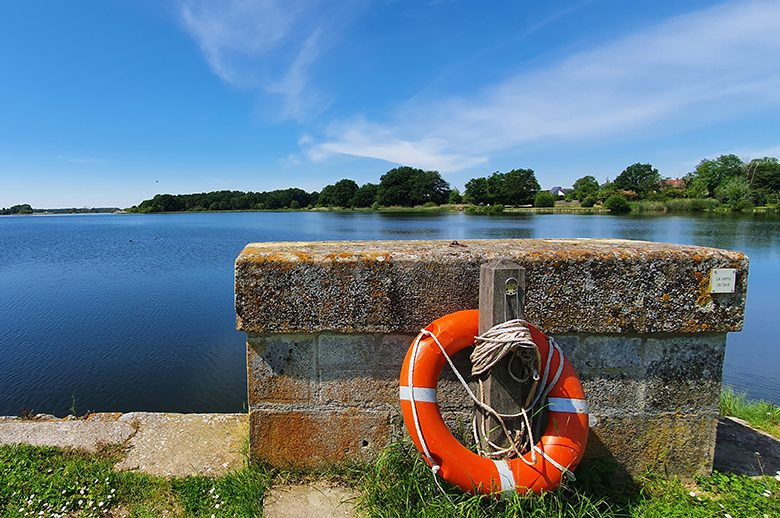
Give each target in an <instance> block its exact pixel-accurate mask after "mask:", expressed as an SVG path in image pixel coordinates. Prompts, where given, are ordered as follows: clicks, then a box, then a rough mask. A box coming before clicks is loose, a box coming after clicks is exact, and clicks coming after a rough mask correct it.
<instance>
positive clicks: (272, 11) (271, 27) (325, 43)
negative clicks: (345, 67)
mask: <svg viewBox="0 0 780 518" xmlns="http://www.w3.org/2000/svg"><path fill="white" fill-rule="evenodd" d="M361 4H362V2H360V1H358V0H350V1H344V2H337V3H331V2H328V1H326V0H224V1H209V0H179V13H180V16H181V20H182V23H183V24H184V27H185V28H186V29H187V31H188V32H189V33H190V34H191V35H192V37H193V38H194V39H195V41H196V42H197V43H198V45H199V46H200V48H201V50H202V52H203V55H204V57H205V58H206V61H207V62H208V64H209V66H210V67H211V70H212V71H213V72H214V73H215V74H216V75H218V76H219V77H220V78H221V79H222V80H223V81H225V82H226V83H228V84H230V85H232V86H235V87H238V88H247V89H262V90H264V91H267V92H271V93H275V94H279V95H281V96H282V98H283V99H284V101H285V102H284V106H283V112H282V114H281V115H282V116H283V117H292V118H298V119H304V118H307V117H310V116H312V115H313V114H315V113H314V111H316V110H319V109H323V108H324V107H325V106H326V104H327V103H326V102H325V97H324V95H323V94H322V93H320V92H317V91H316V90H315V89H314V88H313V87H312V85H311V82H312V81H311V78H312V67H313V66H314V65H315V64H316V62H317V60H318V58H319V57H320V56H321V55H322V54H323V53H324V52H326V51H327V50H328V49H329V48H330V47H331V46H332V45H333V44H334V43H335V41H336V40H335V38H337V37H338V34H340V33H341V31H340V29H341V28H342V27H344V26H345V25H346V24H347V23H349V21H350V20H351V19H352V17H353V16H354V15H355V14H356V12H357V11H358V10H359V9H358V8H359V6H360V5H361ZM326 35H327V36H326Z"/></svg>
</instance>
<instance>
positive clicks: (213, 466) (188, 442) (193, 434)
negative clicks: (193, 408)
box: [116, 412, 249, 477]
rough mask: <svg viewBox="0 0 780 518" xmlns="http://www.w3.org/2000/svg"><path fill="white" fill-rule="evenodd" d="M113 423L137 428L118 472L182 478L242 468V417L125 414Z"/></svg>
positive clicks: (244, 418) (245, 422) (245, 432)
mask: <svg viewBox="0 0 780 518" xmlns="http://www.w3.org/2000/svg"><path fill="white" fill-rule="evenodd" d="M119 421H120V422H121V423H124V424H127V425H129V426H131V427H132V428H134V429H136V430H137V432H136V433H135V434H134V435H133V436H132V437H131V438H130V440H129V441H128V443H127V448H128V451H127V456H126V457H125V459H123V460H122V461H120V462H119V463H118V464H117V465H116V468H117V469H119V470H128V471H142V472H144V473H149V474H151V475H159V476H165V477H184V476H189V475H206V476H220V475H223V474H225V473H227V472H228V471H232V470H236V469H240V468H241V467H243V464H244V459H245V456H244V454H243V450H244V445H245V444H246V441H247V437H248V433H249V430H248V418H247V415H246V414H159V413H147V412H131V413H128V414H124V415H123V416H122V417H120V418H119Z"/></svg>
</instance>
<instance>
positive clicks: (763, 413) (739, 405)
mask: <svg viewBox="0 0 780 518" xmlns="http://www.w3.org/2000/svg"><path fill="white" fill-rule="evenodd" d="M720 414H721V415H724V416H725V415H730V416H734V417H738V418H739V419H742V420H743V421H747V422H748V423H750V425H751V426H752V427H753V428H757V429H759V430H763V431H765V432H767V433H770V434H772V435H774V436H775V437H780V407H778V406H777V405H775V404H772V403H769V402H768V401H749V400H748V398H747V395H746V394H744V393H742V392H737V391H736V390H734V389H733V388H732V387H725V388H724V389H723V391H722V392H721V394H720Z"/></svg>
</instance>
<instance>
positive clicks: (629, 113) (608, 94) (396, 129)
mask: <svg viewBox="0 0 780 518" xmlns="http://www.w3.org/2000/svg"><path fill="white" fill-rule="evenodd" d="M778 26H780V3H777V2H765V1H756V2H732V3H727V4H724V5H720V6H717V7H714V8H710V9H706V10H702V11H697V12H694V13H690V14H687V15H682V16H678V17H675V18H673V19H670V20H668V21H667V22H665V23H662V24H659V25H655V26H652V27H648V28H646V29H645V30H642V31H640V32H638V33H635V34H632V35H628V36H626V37H623V38H621V39H619V40H617V41H615V42H612V43H610V44H607V45H604V46H601V47H599V48H595V49H590V50H585V51H582V52H579V53H576V54H574V55H572V56H569V57H568V58H567V59H564V60H562V61H560V62H557V63H555V64H552V65H550V66H548V67H546V68H543V69H539V70H534V71H520V72H519V73H518V74H517V75H515V76H514V77H510V78H507V79H506V80H505V81H503V82H502V83H500V84H497V85H494V86H492V87H489V88H485V89H483V90H482V91H480V92H477V93H475V94H474V95H468V96H461V97H449V98H446V99H442V100H435V101H427V102H424V101H420V100H419V99H412V100H409V101H408V102H407V103H406V104H405V105H404V106H403V107H402V108H400V109H399V110H397V112H396V113H395V114H393V115H392V116H391V117H389V118H387V119H385V120H383V121H366V120H364V119H362V118H359V117H357V118H354V119H351V120H347V121H343V122H339V123H334V124H332V125H331V126H330V127H329V128H328V130H327V131H326V133H325V137H324V138H323V139H322V140H321V141H320V142H318V143H316V144H311V145H308V146H306V147H307V152H308V155H309V156H310V157H311V158H313V159H323V158H325V157H327V156H329V155H332V154H346V155H354V156H360V157H370V158H376V159H381V160H386V161H389V162H394V163H404V164H410V165H416V166H419V167H426V168H434V169H439V170H441V171H443V172H452V171H458V170H462V169H467V168H469V167H472V166H474V165H477V164H481V163H484V162H485V161H487V160H488V158H489V156H490V154H491V153H494V152H497V151H500V150H506V149H513V148H519V147H521V146H523V145H524V144H528V143H531V142H556V143H557V144H558V145H560V142H561V141H582V140H587V139H596V138H604V137H607V136H624V135H641V134H642V133H643V132H646V131H647V130H648V127H650V126H653V127H654V128H655V130H656V131H658V128H659V127H663V128H665V130H664V131H668V130H676V128H677V127H679V126H680V125H684V126H693V127H695V126H696V125H697V124H707V123H708V122H709V121H712V120H717V119H720V118H725V117H729V116H732V115H734V114H739V113H744V112H746V111H750V110H755V109H758V108H761V107H765V106H770V105H776V104H778V103H780V69H779V68H778V67H777V66H776V65H775V64H776V59H777V56H778V55H780V31H778V30H777V27H778Z"/></svg>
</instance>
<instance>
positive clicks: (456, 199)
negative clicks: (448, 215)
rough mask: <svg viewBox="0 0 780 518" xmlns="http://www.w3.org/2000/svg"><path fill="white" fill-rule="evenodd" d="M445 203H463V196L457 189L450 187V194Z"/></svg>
mask: <svg viewBox="0 0 780 518" xmlns="http://www.w3.org/2000/svg"><path fill="white" fill-rule="evenodd" d="M447 203H449V204H452V205H455V204H457V203H463V196H462V195H461V194H460V191H459V190H458V189H451V190H450V196H449V198H447Z"/></svg>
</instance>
